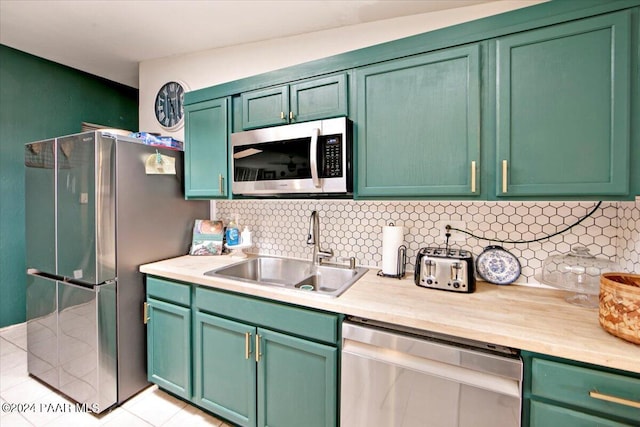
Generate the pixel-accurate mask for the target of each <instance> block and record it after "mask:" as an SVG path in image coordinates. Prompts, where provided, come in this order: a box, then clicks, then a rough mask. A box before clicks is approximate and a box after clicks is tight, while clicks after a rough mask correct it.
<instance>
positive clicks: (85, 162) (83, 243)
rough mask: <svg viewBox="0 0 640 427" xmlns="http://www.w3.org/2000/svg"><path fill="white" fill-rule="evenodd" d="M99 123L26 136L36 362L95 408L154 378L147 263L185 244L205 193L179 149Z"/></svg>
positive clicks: (34, 369)
mask: <svg viewBox="0 0 640 427" xmlns="http://www.w3.org/2000/svg"><path fill="white" fill-rule="evenodd" d="M135 141H136V140H133V139H129V138H126V137H120V136H113V135H111V134H108V133H103V132H99V131H98V132H85V133H80V134H77V135H71V136H66V137H60V138H54V139H50V140H45V141H39V142H33V143H29V144H26V145H25V184H26V204H25V208H26V209H25V211H26V249H27V250H26V264H27V268H28V270H27V273H28V274H27V360H28V370H29V373H30V374H31V375H33V376H35V377H37V378H39V379H40V380H42V381H44V382H45V383H47V384H49V385H51V386H52V387H54V388H56V389H58V390H60V391H61V392H63V393H64V394H66V395H67V396H69V397H71V398H72V399H74V400H76V401H77V402H80V403H86V404H87V405H90V406H89V409H91V410H92V411H94V412H102V411H104V410H105V409H107V408H109V407H110V406H112V405H114V404H116V403H121V402H123V401H125V400H126V399H127V398H129V397H131V396H132V395H134V394H135V393H137V392H138V391H140V390H141V389H143V388H144V387H146V386H147V385H148V383H147V376H146V350H145V347H146V344H145V343H146V340H145V327H144V324H143V319H142V306H143V302H144V298H145V290H144V282H143V276H142V274H141V273H139V272H138V266H139V265H140V264H143V263H146V262H150V261H154V260H158V259H163V258H168V257H171V256H177V255H180V254H185V253H187V252H188V248H189V241H190V237H191V229H192V227H193V221H194V219H196V218H208V217H209V205H208V203H207V202H204V201H203V202H189V201H186V200H184V198H183V190H182V187H183V186H182V153H181V152H177V151H171V150H168V149H162V148H155V147H150V146H147V145H142V144H139V143H136V142H135Z"/></svg>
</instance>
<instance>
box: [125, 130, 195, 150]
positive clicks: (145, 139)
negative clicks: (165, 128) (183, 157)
mask: <svg viewBox="0 0 640 427" xmlns="http://www.w3.org/2000/svg"><path fill="white" fill-rule="evenodd" d="M129 136H130V137H132V138H136V139H139V140H140V141H141V142H142V143H143V144H146V145H152V146H154V147H164V148H170V149H172V150H179V151H184V143H183V142H182V141H178V140H177V139H174V138H172V137H170V136H161V135H155V134H152V133H149V132H132V133H131V134H129Z"/></svg>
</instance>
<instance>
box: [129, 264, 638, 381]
mask: <svg viewBox="0 0 640 427" xmlns="http://www.w3.org/2000/svg"><path fill="white" fill-rule="evenodd" d="M239 261H241V259H238V258H231V257H230V256H228V255H225V256H182V257H178V258H172V259H168V260H164V261H159V262H155V263H151V264H145V265H143V266H141V267H140V271H142V272H143V273H147V274H151V275H154V276H160V277H164V278H167V279H173V280H178V281H184V282H188V283H194V284H198V285H202V286H210V287H213V288H217V289H223V290H228V291H233V292H239V293H243V294H248V295H252V296H256V297H263V298H268V299H272V300H275V301H281V302H286V303H291V304H298V305H301V306H305V307H310V308H317V309H321V310H327V311H332V312H336V313H343V314H347V315H353V316H359V317H363V318H367V319H373V320H378V321H382V322H387V323H392V324H396V325H403V326H409V327H413V328H418V329H422V330H427V331H433V332H439V333H443V334H448V335H454V336H458V337H463V338H468V339H474V340H478V341H485V342H489V343H493V344H499V345H504V346H508V347H513V348H518V349H521V350H529V351H533V352H538V353H544V354H549V355H552V356H557V357H563V358H567V359H572V360H577V361H581V362H586V363H593V364H596V365H601V366H606V367H610V368H615V369H621V370H626V371H630V372H635V373H640V345H636V344H633V343H630V342H627V341H624V340H622V339H620V338H617V337H615V336H613V335H610V334H608V333H607V332H606V331H605V330H604V329H602V328H601V327H600V324H599V323H598V310H597V309H586V308H582V307H578V306H575V305H572V304H569V303H567V302H566V301H564V298H565V297H566V296H567V295H568V293H567V292H565V291H561V290H553V289H540V288H533V287H526V286H497V285H492V284H489V283H484V282H480V283H478V284H477V287H476V291H475V292H474V293H472V294H458V293H453V292H444V291H438V290H432V289H424V288H420V287H418V286H416V285H415V284H414V283H413V277H412V275H407V277H406V278H405V279H402V280H398V279H391V278H382V277H378V276H377V275H376V273H377V272H378V270H374V269H371V270H369V272H367V274H365V275H364V276H363V277H362V278H361V279H360V280H358V281H357V282H356V283H355V284H354V285H353V286H351V288H349V289H348V290H347V291H346V292H345V293H343V294H342V295H341V296H339V297H337V298H330V297H327V296H322V295H317V294H313V293H311V292H305V291H300V290H294V289H285V288H280V287H274V286H265V285H256V284H250V283H244V282H241V281H237V280H227V279H220V278H214V277H209V276H205V275H204V273H205V272H206V271H209V270H212V269H214V268H217V267H222V266H224V265H228V264H231V263H234V262H239Z"/></svg>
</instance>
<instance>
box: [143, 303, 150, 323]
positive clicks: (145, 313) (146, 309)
mask: <svg viewBox="0 0 640 427" xmlns="http://www.w3.org/2000/svg"><path fill="white" fill-rule="evenodd" d="M149 320H151V319H150V318H149V304H148V303H146V302H145V303H144V304H143V305H142V323H144V324H145V325H146V324H147V323H149Z"/></svg>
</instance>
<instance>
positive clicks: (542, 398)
mask: <svg viewBox="0 0 640 427" xmlns="http://www.w3.org/2000/svg"><path fill="white" fill-rule="evenodd" d="M522 358H523V361H524V373H525V375H524V387H523V394H524V400H523V423H522V425H523V426H524V427H527V426H529V427H554V426H562V427H596V426H600V427H604V426H639V425H640V375H639V374H634V373H630V372H622V371H614V370H612V369H607V368H602V367H598V366H594V365H586V364H583V363H578V362H572V361H569V360H564V359H558V358H553V357H550V356H546V355H541V354H534V353H528V352H523V353H522Z"/></svg>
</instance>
